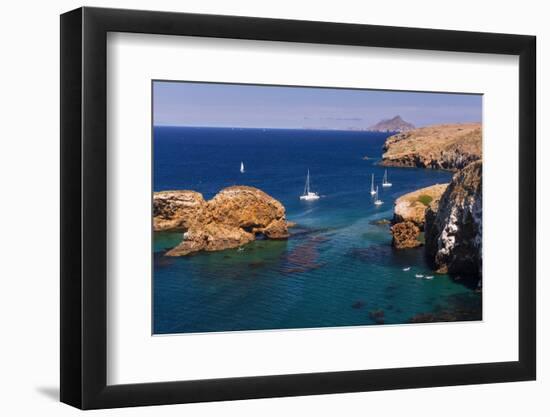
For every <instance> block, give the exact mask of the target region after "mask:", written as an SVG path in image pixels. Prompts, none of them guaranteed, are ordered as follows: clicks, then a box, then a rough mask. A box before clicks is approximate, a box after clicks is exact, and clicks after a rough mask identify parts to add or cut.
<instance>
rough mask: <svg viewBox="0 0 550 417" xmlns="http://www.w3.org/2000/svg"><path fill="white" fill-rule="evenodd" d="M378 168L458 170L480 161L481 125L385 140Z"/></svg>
mask: <svg viewBox="0 0 550 417" xmlns="http://www.w3.org/2000/svg"><path fill="white" fill-rule="evenodd" d="M383 150H384V154H383V155H382V161H381V162H380V164H381V165H384V166H399V167H416V168H433V169H446V170H453V171H456V170H459V169H462V168H464V167H465V166H466V165H468V164H470V163H471V162H474V161H477V160H479V159H481V157H482V149H481V124H480V123H465V124H447V125H434V126H428V127H423V128H419V129H414V130H411V131H409V132H404V133H398V134H396V135H393V136H390V137H389V138H388V139H386V142H385V144H384V147H383Z"/></svg>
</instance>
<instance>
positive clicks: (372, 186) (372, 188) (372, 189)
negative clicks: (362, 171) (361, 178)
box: [370, 174, 376, 195]
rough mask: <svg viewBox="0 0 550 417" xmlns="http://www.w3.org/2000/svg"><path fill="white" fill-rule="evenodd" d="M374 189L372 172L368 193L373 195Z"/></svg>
mask: <svg viewBox="0 0 550 417" xmlns="http://www.w3.org/2000/svg"><path fill="white" fill-rule="evenodd" d="M375 194H376V191H375V190H374V174H372V177H371V179H370V195H375Z"/></svg>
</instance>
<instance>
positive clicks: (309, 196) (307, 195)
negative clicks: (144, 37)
mask: <svg viewBox="0 0 550 417" xmlns="http://www.w3.org/2000/svg"><path fill="white" fill-rule="evenodd" d="M318 199H319V194H317V193H314V192H313V191H311V190H310V187H309V169H308V170H307V177H306V186H305V187H304V194H302V195H301V196H300V200H308V201H309V200H318Z"/></svg>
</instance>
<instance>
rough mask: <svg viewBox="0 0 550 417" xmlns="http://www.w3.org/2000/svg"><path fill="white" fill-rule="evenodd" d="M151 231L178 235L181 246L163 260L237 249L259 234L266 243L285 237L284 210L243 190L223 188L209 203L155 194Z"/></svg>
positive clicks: (183, 194) (196, 196)
mask: <svg viewBox="0 0 550 417" xmlns="http://www.w3.org/2000/svg"><path fill="white" fill-rule="evenodd" d="M153 229H154V230H155V231H181V232H182V237H183V240H182V242H181V243H180V244H179V245H178V246H176V247H175V248H173V249H171V250H170V251H168V252H167V253H166V255H167V256H185V255H188V254H190V253H194V252H198V251H218V250H223V249H230V248H237V247H240V246H242V245H245V244H247V243H249V242H251V241H253V240H255V239H256V236H257V235H260V234H261V235H263V236H265V237H266V238H268V239H286V238H288V236H289V234H288V223H287V221H286V217H285V208H284V206H283V205H282V204H281V203H280V202H279V201H277V200H275V199H274V198H273V197H271V196H269V195H267V194H266V193H264V192H263V191H261V190H259V189H257V188H254V187H246V186H233V187H228V188H224V189H223V190H221V191H220V192H219V193H218V194H216V196H214V198H212V199H211V200H209V201H206V200H204V198H203V196H202V194H200V193H197V192H195V191H189V190H179V191H161V192H156V193H155V194H154V196H153Z"/></svg>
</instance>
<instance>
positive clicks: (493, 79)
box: [60, 7, 536, 409]
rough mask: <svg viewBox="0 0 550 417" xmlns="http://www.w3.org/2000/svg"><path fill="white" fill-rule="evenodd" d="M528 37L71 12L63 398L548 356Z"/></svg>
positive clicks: (420, 373)
mask: <svg viewBox="0 0 550 417" xmlns="http://www.w3.org/2000/svg"><path fill="white" fill-rule="evenodd" d="M535 103H536V97H535V37H532V36H524V35H509V34H493V33H481V32H479V33H475V32H458V31H446V30H431V29H415V28H399V27H387V26H371V25H355V24H340V23H327V22H310V21H291V20H276V19H264V18H250V17H236V16H215V15H197V14H184V13H167V12H151V11H135V10H116V9H101V8H87V7H86V8H80V9H77V10H74V11H71V12H68V13H66V14H63V15H62V16H61V312H60V314H61V401H63V402H65V403H67V404H70V405H73V406H75V407H79V408H82V409H93V408H111V407H124V406H139V405H155V404H174V403H188V402H200V401H218V400H234V399H247V398H264V397H277V396H296V395H313V394H326V393H341V392H356V391H374V390H387V389H400V388H420V387H435V386H445V385H463V384H481V383H495V382H507V381H523V380H533V379H535V376H536V348H535V346H536V315H535V308H536V307H535V300H536V296H535V295H536V294H535V291H536V275H535V253H536V250H535V249H536V240H535V236H536V208H535V206H536V205H535V202H536V191H535V180H536V178H535V172H536V169H535V168H536V167H535V153H536V148H535Z"/></svg>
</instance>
